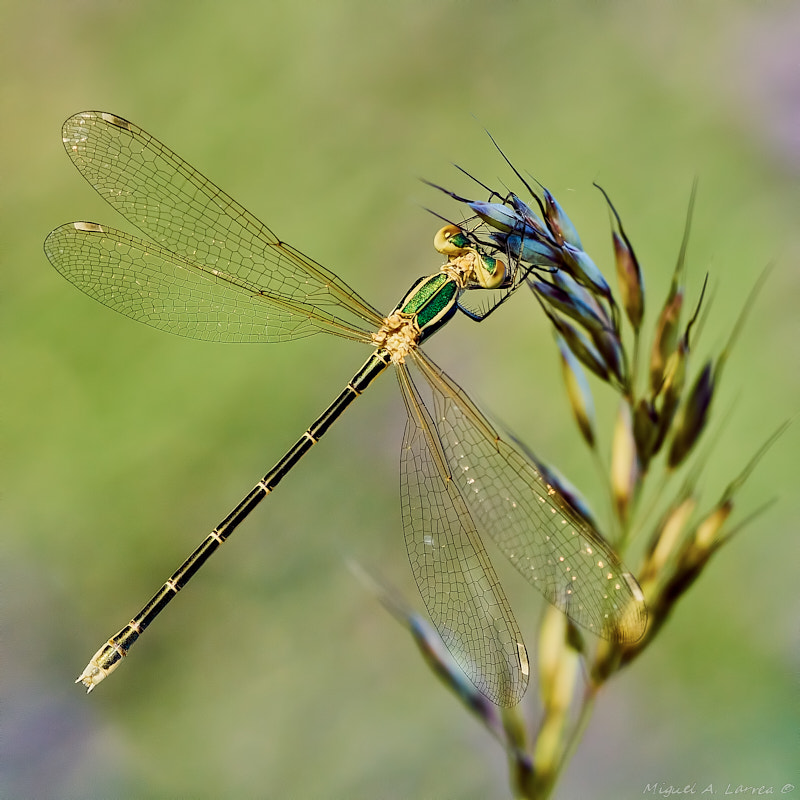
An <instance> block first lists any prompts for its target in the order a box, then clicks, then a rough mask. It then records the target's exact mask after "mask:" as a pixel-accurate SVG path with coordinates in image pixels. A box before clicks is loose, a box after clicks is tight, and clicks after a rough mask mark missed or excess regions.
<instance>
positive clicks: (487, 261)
mask: <svg viewBox="0 0 800 800" xmlns="http://www.w3.org/2000/svg"><path fill="white" fill-rule="evenodd" d="M476 277H477V279H478V283H479V284H480V285H481V286H482V287H483V288H484V289H498V288H500V286H502V284H503V281H504V280H505V277H506V265H505V262H504V261H501V260H500V259H499V258H489V257H488V256H481V266H480V267H479V268H478V274H477V275H476Z"/></svg>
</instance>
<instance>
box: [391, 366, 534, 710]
mask: <svg viewBox="0 0 800 800" xmlns="http://www.w3.org/2000/svg"><path fill="white" fill-rule="evenodd" d="M398 367H399V368H398V377H399V380H400V386H401V388H402V390H403V397H404V399H405V402H406V408H407V411H408V421H407V424H406V430H405V436H404V439H403V451H402V460H401V496H402V509H403V529H404V531H405V540H406V547H407V549H408V557H409V560H410V562H411V569H412V571H413V573H414V578H415V580H416V582H417V586H418V587H419V591H420V594H421V595H422V599H423V600H424V602H425V606H426V607H427V609H428V613H429V615H430V617H431V620H432V621H433V623H434V625H435V626H436V628H437V630H438V631H439V634H440V635H441V637H442V640H443V641H444V643H445V645H446V646H447V648H448V650H449V651H450V653H451V654H452V656H453V658H454V659H455V660H456V662H457V663H458V664H459V666H460V667H461V668H462V669H463V670H464V672H465V673H466V675H467V676H468V677H469V679H470V680H471V681H472V682H473V683H474V684H475V686H476V687H477V688H478V689H479V690H480V691H481V692H482V693H483V694H484V695H485V696H486V697H488V698H490V699H491V700H493V701H494V702H495V703H498V704H499V705H502V706H512V705H516V704H517V703H518V702H519V701H520V699H521V698H522V695H523V694H524V693H525V688H526V686H527V683H528V672H529V667H528V657H527V653H526V651H525V646H524V644H523V642H522V636H521V634H520V632H519V628H518V626H517V623H516V620H515V619H514V615H513V613H512V612H511V608H510V606H509V603H508V600H507V599H506V596H505V592H504V591H503V588H502V586H501V585H500V582H499V580H498V578H497V575H496V574H495V571H494V568H493V567H492V565H491V562H490V561H489V557H488V555H487V553H486V551H485V549H484V547H483V544H482V543H481V540H480V538H479V537H478V534H477V532H476V530H475V526H474V524H473V522H472V519H471V517H470V514H469V511H468V510H467V507H466V506H465V504H464V501H463V499H462V498H461V495H460V494H459V491H458V489H457V487H456V486H455V484H454V483H453V481H452V480H450V479H449V477H448V476H447V475H446V473H445V474H443V472H442V470H443V469H446V467H445V465H444V462H443V460H442V459H443V453H442V449H441V444H440V443H439V442H438V439H437V436H436V432H435V429H434V428H433V420H432V419H431V417H430V415H429V413H428V411H427V409H426V408H425V406H424V404H423V402H422V399H421V398H420V396H419V394H418V392H417V390H416V387H415V386H414V385H413V383H412V381H411V378H410V376H409V375H408V373H407V372H406V370H405V368H404V367H403V366H402V365H398Z"/></svg>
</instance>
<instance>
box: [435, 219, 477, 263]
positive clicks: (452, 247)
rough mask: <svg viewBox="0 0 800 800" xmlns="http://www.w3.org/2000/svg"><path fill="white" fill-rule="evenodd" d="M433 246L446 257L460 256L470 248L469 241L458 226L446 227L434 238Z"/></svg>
mask: <svg viewBox="0 0 800 800" xmlns="http://www.w3.org/2000/svg"><path fill="white" fill-rule="evenodd" d="M433 246H434V247H435V248H436V250H437V251H438V252H439V253H441V254H442V255H444V256H460V255H463V254H464V252H465V251H466V250H467V249H468V248H469V239H468V238H467V237H466V236H465V235H464V234H463V233H462V231H461V228H459V227H458V226H457V225H445V226H444V228H440V229H439V230H438V231H437V232H436V236H434V237H433Z"/></svg>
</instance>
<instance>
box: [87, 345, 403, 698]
mask: <svg viewBox="0 0 800 800" xmlns="http://www.w3.org/2000/svg"><path fill="white" fill-rule="evenodd" d="M390 363H391V355H390V353H389V352H388V351H387V350H385V349H383V348H379V349H377V350H376V351H375V352H374V353H373V354H372V355H371V356H370V357H369V358H368V359H367V360H366V362H364V365H363V366H362V367H361V369H360V370H359V371H358V372H357V373H356V374H355V375H354V376H353V378H352V379H351V380H350V382H349V383H348V384H347V386H346V387H345V388H344V390H343V391H342V393H341V394H340V395H339V396H338V397H337V398H336V399H335V400H334V401H333V402H332V403H331V404H330V405H329V406H328V407H327V408H326V409H325V411H323V412H322V414H320V415H319V417H317V419H316V420H314V422H313V423H312V424H311V425H310V426H309V428H308V430H307V431H306V432H305V433H304V434H303V435H302V436H301V437H300V438H299V439H298V440H297V442H296V443H295V444H294V445H293V446H292V447H291V448H290V449H289V450H288V452H287V453H286V454H285V455H284V456H283V458H281V459H280V461H278V463H277V464H276V465H275V466H274V467H273V468H272V469H271V470H270V471H269V472H268V473H267V474H266V475H265V476H264V477H263V478H262V479H261V480H260V481H259V482H258V483H257V484H256V485H255V486H254V487H253V489H252V490H251V491H250V492H249V493H248V494H247V495H246V496H245V497H244V498H243V499H242V500H241V502H240V503H239V504H238V505H237V506H236V508H234V509H233V511H231V513H230V514H228V516H227V517H225V519H223V520H222V522H220V523H219V525H217V527H216V528H214V530H213V531H211V533H210V534H209V535H208V536H207V537H206V538H205V539H204V540H203V541H202V542H201V544H200V546H199V547H198V548H197V549H196V550H195V551H194V552H193V553H192V554H191V555H190V556H189V557H188V558H187V559H186V560H185V561H184V562H183V564H181V566H180V567H178V569H177V570H175V572H173V573H172V575H170V577H169V578H168V579H167V581H166V583H165V584H164V585H163V586H162V587H161V588H160V589H159V590H158V591H157V592H156V593H155V594H154V595H153V597H152V598H151V599H150V601H149V602H148V603H147V604H146V605H145V607H144V608H143V609H142V610H141V611H140V612H139V613H138V614H137V615H136V616H135V617H134V618H133V619H132V620H131V621H130V622H129V623H128V624H127V625H126V626H125V627H124V628H123V629H122V630H121V631H119V633H117V634H116V635H115V636H112V637H111V638H110V639H109V640H108V641H107V642H106V643H105V644H104V645H103V646H102V647H101V648H100V649H99V650H98V651H97V652H96V653H95V654H94V657H93V658H92V660H91V661H90V662H89V664H88V665H87V667H86V669H85V670H84V671H83V672H82V673H81V674H80V676H79V677H78V680H77V681H76V683H78V682H81V683H83V684H84V686H86V687H87V690H88V691H91V690H92V689H93V688H94V687H95V686H96V685H97V684H98V683H100V681H102V680H103V679H104V678H105V677H106V676H108V675H109V674H110V673H111V672H112V671H113V670H114V669H115V668H116V667H117V666H118V665H119V663H120V661H121V660H122V658H123V656H125V655H127V653H128V650H130V648H131V647H132V646H133V644H134V642H135V641H136V640H137V639H138V638H139V636H140V635H141V634H142V632H143V631H144V630H145V628H147V626H148V625H149V624H150V623H151V622H152V621H153V620H154V619H155V618H156V617H157V616H158V615H159V614H160V613H161V611H162V610H163V609H164V608H165V607H166V606H167V604H168V603H169V602H170V601H171V600H172V598H173V597H175V595H176V594H177V593H178V592H179V591H180V590H181V589H182V588H183V587H184V586H185V585H186V584H187V583H188V582H189V580H190V579H191V578H192V576H193V575H194V574H195V573H196V572H197V570H199V569H200V567H202V566H203V564H205V562H206V561H207V560H208V558H209V557H210V556H211V554H212V553H213V552H215V551H216V550H217V548H218V547H219V546H220V545H221V544H222V543H223V542H224V541H225V540H226V539H227V538H228V537H229V536H230V535H231V534H232V533H233V531H234V530H235V529H236V528H237V527H238V526H239V525H240V524H241V523H242V522H243V521H244V520H245V519H246V518H247V516H248V515H249V514H250V512H251V511H252V510H253V509H254V508H255V507H256V506H257V505H258V504H259V503H260V502H261V501H262V500H263V499H264V498H265V497H266V496H267V495H268V494H269V493H270V492H271V491H272V490H273V489H274V488H275V487H276V486H277V485H278V484H279V483H280V482H281V481H282V480H283V478H284V476H286V475H287V474H288V473H289V471H290V470H291V469H292V467H294V466H295V465H296V464H297V462H298V461H299V460H300V459H301V458H302V457H303V456H304V455H305V454H306V453H307V452H308V451H309V450H310V449H311V447H312V446H313V445H315V444H316V443H317V442H318V441H319V440H320V439H321V438H322V436H323V435H324V434H325V433H326V431H327V430H328V428H330V426H331V425H332V424H333V423H334V422H335V421H336V420H337V419H338V418H339V417H340V416H341V415H342V414H343V413H344V411H345V409H346V408H347V407H348V406H349V405H350V404H351V403H352V402H353V400H355V399H356V397H358V396H359V395H360V394H361V393H362V392H363V391H364V390H365V389H366V388H367V387H368V386H369V385H370V384H371V383H372V382H373V381H374V380H375V379H376V378H377V377H378V375H380V374H381V373H382V372H384V371H385V370H386V368H387V367H388V366H389V364H390Z"/></svg>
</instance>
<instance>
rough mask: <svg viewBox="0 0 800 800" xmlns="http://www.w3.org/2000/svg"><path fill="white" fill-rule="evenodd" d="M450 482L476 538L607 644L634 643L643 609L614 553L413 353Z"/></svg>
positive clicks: (464, 398) (445, 378) (635, 587)
mask: <svg viewBox="0 0 800 800" xmlns="http://www.w3.org/2000/svg"><path fill="white" fill-rule="evenodd" d="M414 363H415V364H416V366H417V367H419V369H420V370H421V372H422V374H423V375H424V377H425V378H426V379H427V381H428V383H429V384H430V387H431V390H432V392H433V401H434V410H435V413H434V421H435V423H436V429H437V431H438V433H439V438H440V441H441V444H442V449H443V451H444V454H445V458H446V461H447V465H448V468H449V470H450V473H451V474H452V476H453V482H454V483H455V484H456V486H457V487H458V490H459V492H460V494H461V497H462V498H463V499H464V503H465V504H466V506H467V508H468V509H469V512H470V514H471V515H472V518H473V519H474V520H475V522H476V523H477V526H478V530H479V531H480V532H481V533H485V534H486V535H488V536H490V537H491V538H492V539H493V540H494V542H495V543H496V544H497V546H498V547H499V548H500V550H501V551H502V552H503V553H504V554H505V556H506V557H507V558H508V559H509V560H510V561H511V563H512V564H513V565H514V566H515V567H516V568H517V569H518V570H519V572H520V574H521V575H522V576H523V577H524V578H525V579H526V580H527V581H528V582H529V583H530V584H531V585H532V586H534V587H536V588H537V589H538V590H539V591H540V592H541V593H542V594H543V595H544V596H545V598H546V599H547V600H548V601H549V602H550V603H552V604H553V605H555V606H556V607H558V608H560V609H561V610H562V611H564V612H565V613H566V614H567V615H568V616H569V617H570V619H572V620H573V621H574V622H576V623H578V624H579V625H581V626H583V627H584V628H587V629H588V630H590V631H592V632H593V633H595V634H597V635H599V636H602V637H603V638H605V639H612V640H616V641H636V640H638V639H639V638H641V636H642V634H643V633H644V629H645V624H646V622H647V608H646V606H645V604H644V598H643V596H642V590H641V589H640V587H639V584H638V583H637V582H636V579H635V578H634V577H633V575H632V574H631V573H630V572H629V571H628V570H627V568H626V567H625V565H624V564H623V563H622V562H621V561H620V559H619V557H618V556H617V555H616V553H615V552H614V550H613V548H612V547H611V546H610V545H609V544H608V543H607V542H606V541H605V540H604V539H603V538H602V537H601V536H600V534H598V533H597V532H596V531H594V530H593V529H592V528H591V527H590V526H589V525H588V524H587V523H586V522H584V521H583V520H582V519H581V518H579V517H578V515H577V514H576V513H575V512H574V511H573V510H572V509H571V508H570V507H569V505H568V504H567V503H566V502H565V501H564V500H563V499H561V497H559V495H558V493H557V492H556V491H555V489H553V488H552V487H551V486H549V485H548V484H547V483H546V482H545V481H544V479H543V478H542V476H541V475H540V474H539V472H538V470H537V469H536V468H535V466H534V465H533V464H532V463H531V462H530V461H529V460H528V459H527V458H526V457H525V456H524V455H522V453H520V452H519V450H517V449H516V448H514V447H512V446H511V445H510V444H508V443H507V442H504V441H503V440H502V439H500V437H499V436H498V434H497V432H496V431H495V430H494V428H493V427H492V426H491V424H490V423H489V422H488V420H487V419H486V418H485V417H484V416H483V415H482V414H481V412H480V411H479V410H478V409H477V408H476V406H475V405H474V404H473V403H472V401H471V400H470V399H469V398H468V397H467V395H466V394H465V393H464V392H463V391H462V390H461V389H460V388H459V386H458V385H457V384H456V383H455V382H454V381H453V380H452V379H451V378H449V377H448V376H447V375H446V374H445V373H444V372H443V371H442V370H441V369H439V367H437V366H436V365H435V364H434V363H433V362H432V361H431V360H430V359H428V357H427V356H425V355H424V354H423V353H422V352H421V351H419V350H417V351H415V353H414Z"/></svg>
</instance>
